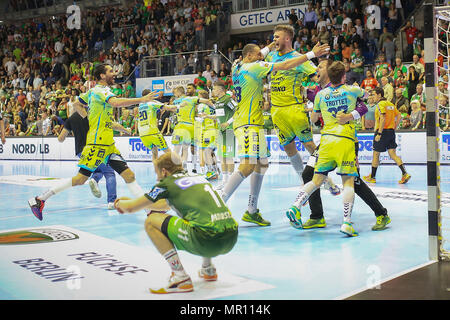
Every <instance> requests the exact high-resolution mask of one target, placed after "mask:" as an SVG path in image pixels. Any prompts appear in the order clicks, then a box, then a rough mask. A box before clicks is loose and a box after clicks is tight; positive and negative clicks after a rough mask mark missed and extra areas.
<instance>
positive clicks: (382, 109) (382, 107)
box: [378, 101, 386, 114]
mask: <svg viewBox="0 0 450 320" xmlns="http://www.w3.org/2000/svg"><path fill="white" fill-rule="evenodd" d="M378 110H379V111H380V113H382V114H385V113H386V105H385V103H384V101H380V102H379V103H378Z"/></svg>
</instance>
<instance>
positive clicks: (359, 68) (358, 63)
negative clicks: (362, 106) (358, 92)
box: [350, 48, 364, 85]
mask: <svg viewBox="0 0 450 320" xmlns="http://www.w3.org/2000/svg"><path fill="white" fill-rule="evenodd" d="M350 68H351V70H352V72H353V74H354V77H355V78H356V79H357V80H356V82H357V83H358V85H361V83H362V81H363V79H364V57H363V55H362V53H361V50H360V49H359V48H356V49H355V51H354V52H353V54H352V56H351V63H350Z"/></svg>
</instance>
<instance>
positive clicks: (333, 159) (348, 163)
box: [315, 135, 358, 176]
mask: <svg viewBox="0 0 450 320" xmlns="http://www.w3.org/2000/svg"><path fill="white" fill-rule="evenodd" d="M334 169H337V170H336V173H337V174H339V175H349V176H358V171H357V168H356V153H355V142H354V141H353V140H351V139H347V138H340V137H336V136H332V135H322V137H321V139H320V147H319V158H318V159H317V163H316V167H315V172H316V173H321V174H327V173H328V172H330V171H333V170H334Z"/></svg>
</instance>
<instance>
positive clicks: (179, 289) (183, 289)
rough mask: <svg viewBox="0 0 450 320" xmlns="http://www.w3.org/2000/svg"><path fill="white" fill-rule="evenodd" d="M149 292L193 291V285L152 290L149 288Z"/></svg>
mask: <svg viewBox="0 0 450 320" xmlns="http://www.w3.org/2000/svg"><path fill="white" fill-rule="evenodd" d="M149 290H150V292H151V293H154V294H169V293H185V292H192V291H194V287H193V286H192V285H191V286H189V287H188V286H186V288H176V289H168V290H167V289H166V288H161V289H158V290H154V289H151V288H150V289H149Z"/></svg>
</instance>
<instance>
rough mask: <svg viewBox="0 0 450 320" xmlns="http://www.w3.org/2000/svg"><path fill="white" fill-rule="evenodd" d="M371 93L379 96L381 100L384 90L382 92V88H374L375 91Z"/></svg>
mask: <svg viewBox="0 0 450 320" xmlns="http://www.w3.org/2000/svg"><path fill="white" fill-rule="evenodd" d="M373 91H375V93H376V94H379V95H381V98H384V90H383V88H380V87H376V88H375V89H373Z"/></svg>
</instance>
